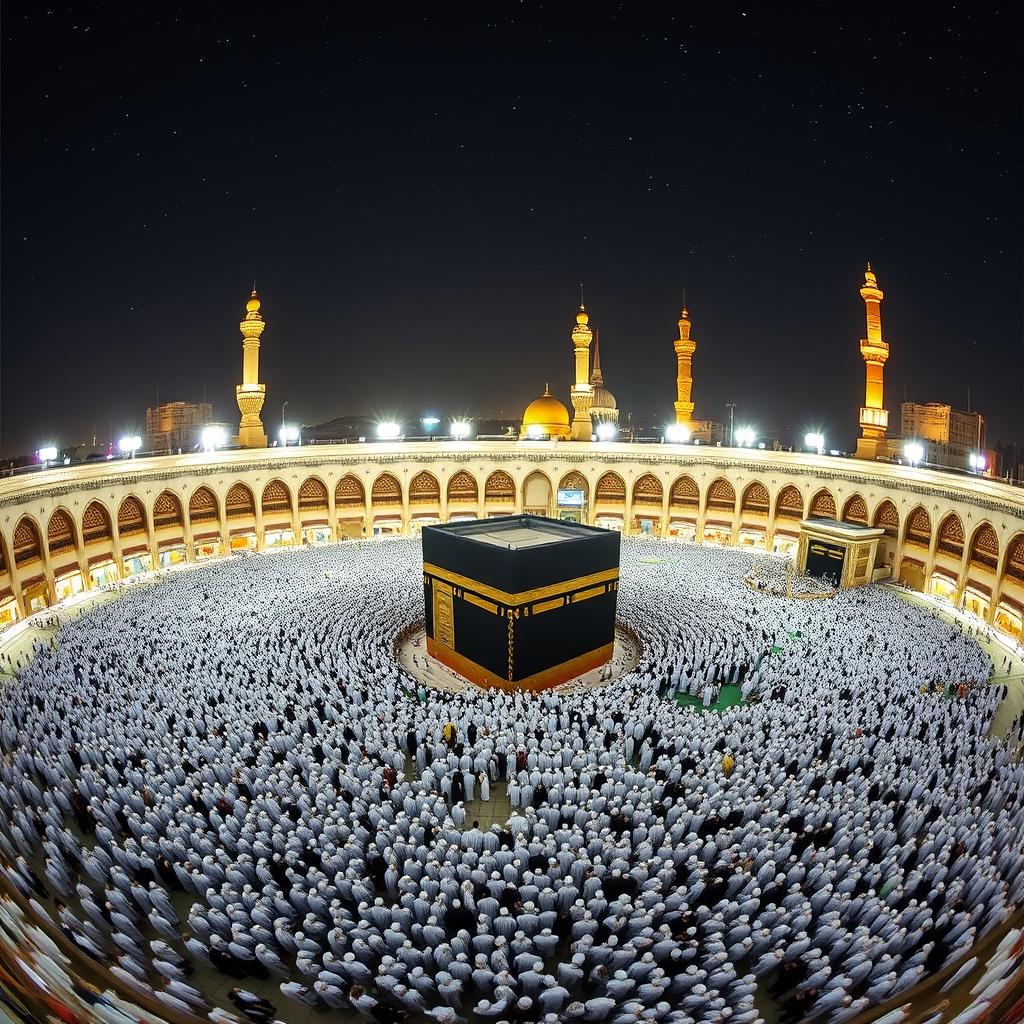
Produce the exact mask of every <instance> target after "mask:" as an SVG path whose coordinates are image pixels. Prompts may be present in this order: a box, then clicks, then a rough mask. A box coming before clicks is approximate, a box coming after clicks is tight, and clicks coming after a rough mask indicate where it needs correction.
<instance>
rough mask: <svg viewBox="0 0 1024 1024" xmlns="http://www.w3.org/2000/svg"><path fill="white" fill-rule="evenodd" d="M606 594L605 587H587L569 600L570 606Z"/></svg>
mask: <svg viewBox="0 0 1024 1024" xmlns="http://www.w3.org/2000/svg"><path fill="white" fill-rule="evenodd" d="M607 593H608V588H607V587H588V588H587V589H586V590H578V591H577V592H576V593H575V594H573V595H572V597H571V598H569V600H570V601H571V602H572V604H576V603H577V602H578V601H588V600H590V598H592V597H600V596H601V594H607Z"/></svg>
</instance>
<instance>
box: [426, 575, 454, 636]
mask: <svg viewBox="0 0 1024 1024" xmlns="http://www.w3.org/2000/svg"><path fill="white" fill-rule="evenodd" d="M431 591H432V592H433V595H434V609H433V611H434V642H435V643H438V644H441V645H442V646H443V647H447V648H448V649H449V650H454V649H455V609H454V607H453V605H452V588H451V585H450V584H448V583H444V582H442V581H441V580H439V579H435V580H433V582H432V584H431Z"/></svg>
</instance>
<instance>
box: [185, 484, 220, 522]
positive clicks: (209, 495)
mask: <svg viewBox="0 0 1024 1024" xmlns="http://www.w3.org/2000/svg"><path fill="white" fill-rule="evenodd" d="M216 518H217V499H216V498H215V497H214V496H213V491H211V490H210V489H209V487H200V488H198V489H197V490H196V491H194V492H193V494H192V497H191V498H189V499H188V519H189V522H190V523H193V524H194V523H209V522H213V521H214V520H215V519H216Z"/></svg>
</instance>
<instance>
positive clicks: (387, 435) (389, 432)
mask: <svg viewBox="0 0 1024 1024" xmlns="http://www.w3.org/2000/svg"><path fill="white" fill-rule="evenodd" d="M401 436H402V428H401V426H400V425H399V424H398V423H393V422H391V421H390V420H389V421H388V422H386V423H378V424H377V437H378V438H379V439H380V440H381V441H397V440H398V438H400V437H401Z"/></svg>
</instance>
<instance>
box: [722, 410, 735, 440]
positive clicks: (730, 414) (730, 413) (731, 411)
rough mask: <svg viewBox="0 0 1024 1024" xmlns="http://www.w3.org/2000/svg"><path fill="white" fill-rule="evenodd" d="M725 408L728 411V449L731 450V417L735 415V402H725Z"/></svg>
mask: <svg viewBox="0 0 1024 1024" xmlns="http://www.w3.org/2000/svg"><path fill="white" fill-rule="evenodd" d="M725 407H726V409H728V410H729V447H730V448H731V447H732V446H733V432H732V422H733V416H734V415H735V413H736V403H735V402H726V403H725Z"/></svg>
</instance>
